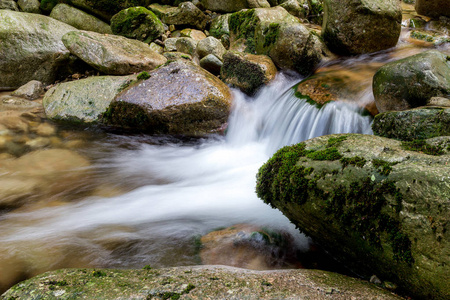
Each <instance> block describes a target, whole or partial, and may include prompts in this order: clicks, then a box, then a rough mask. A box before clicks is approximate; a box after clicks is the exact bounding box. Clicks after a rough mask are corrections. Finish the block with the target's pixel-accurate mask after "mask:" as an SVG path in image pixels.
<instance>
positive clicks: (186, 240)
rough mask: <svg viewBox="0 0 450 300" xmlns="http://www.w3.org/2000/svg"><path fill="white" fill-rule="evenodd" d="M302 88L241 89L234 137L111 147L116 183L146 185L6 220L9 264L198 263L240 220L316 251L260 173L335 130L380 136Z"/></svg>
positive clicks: (3, 241) (279, 83)
mask: <svg viewBox="0 0 450 300" xmlns="http://www.w3.org/2000/svg"><path fill="white" fill-rule="evenodd" d="M295 81H298V78H288V77H286V76H284V75H282V74H281V75H279V76H278V79H277V80H276V81H275V82H274V83H273V84H271V85H270V86H268V87H265V88H263V89H262V90H261V91H260V92H259V93H258V94H257V95H256V96H255V97H253V98H249V97H246V96H244V95H243V94H242V93H240V92H238V91H234V97H235V108H234V110H233V113H232V115H231V116H230V120H229V128H228V132H227V135H226V137H217V136H214V137H212V138H210V139H205V140H202V141H200V142H196V143H182V142H173V141H168V142H165V143H162V144H161V143H158V144H156V145H155V144H148V143H139V142H135V144H134V146H133V147H131V148H132V149H117V150H110V153H112V154H110V155H107V156H106V157H104V158H101V159H98V160H97V162H96V166H97V167H98V168H100V169H104V170H106V171H105V174H104V175H103V176H104V177H107V180H109V181H111V182H120V183H122V184H124V185H127V184H128V183H130V185H131V184H133V185H136V186H138V187H137V188H135V189H134V190H132V191H130V192H128V193H125V194H123V195H120V196H117V197H110V198H92V197H91V198H87V199H81V200H80V201H77V202H75V203H67V204H65V205H61V206H56V207H46V208H42V209H38V210H33V211H29V212H10V213H7V214H4V215H3V216H2V217H1V219H0V252H1V259H0V266H1V261H3V262H5V261H14V262H15V263H17V264H18V265H20V267H21V268H28V270H30V272H31V273H33V272H39V271H43V270H47V269H54V268H61V267H83V266H99V267H137V268H139V267H142V266H144V265H147V264H149V265H151V266H154V267H162V266H173V265H183V264H195V263H199V261H198V259H197V258H196V257H195V253H194V252H195V251H194V250H193V249H192V248H193V247H192V246H191V244H192V240H193V238H194V237H196V236H200V235H203V234H205V233H207V232H209V231H211V230H213V229H215V228H218V227H227V226H231V225H234V224H238V223H249V224H255V225H259V226H266V227H269V228H272V229H281V230H284V231H287V232H290V233H291V234H292V235H293V236H294V237H295V240H296V244H297V246H298V247H299V249H302V248H307V246H308V239H307V238H306V237H305V236H303V235H301V234H300V233H299V232H298V230H296V229H295V226H294V225H292V224H291V223H290V222H289V220H288V219H287V218H286V217H284V216H283V215H282V214H281V213H280V212H279V211H278V210H275V209H272V208H270V207H269V206H268V205H266V204H264V203H263V202H262V201H261V200H260V199H258V198H257V197H256V194H255V184H256V183H255V175H256V173H257V171H258V168H259V167H261V165H262V164H263V163H264V162H265V161H266V160H267V159H268V158H269V157H270V156H271V155H272V154H273V153H274V152H275V151H276V150H277V149H279V148H280V147H282V146H284V145H290V144H293V143H297V142H300V141H303V140H306V139H309V138H313V137H316V136H321V135H325V134H331V133H349V132H355V133H366V134H370V133H371V129H370V123H371V118H370V117H369V116H362V115H361V114H360V111H359V110H360V109H359V108H357V107H355V106H350V105H349V104H344V103H339V102H336V103H329V104H327V105H326V106H324V107H323V108H322V109H321V110H319V109H317V108H316V107H315V106H313V105H310V104H308V103H306V102H305V101H303V100H299V99H297V98H295V97H294V96H293V92H294V91H293V89H291V88H290V87H291V86H292V84H293V83H295ZM280 95H281V96H280ZM131 139H132V138H131ZM136 144H137V146H136ZM110 145H111V144H110ZM69 256H70V258H69Z"/></svg>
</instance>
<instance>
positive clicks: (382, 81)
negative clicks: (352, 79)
mask: <svg viewBox="0 0 450 300" xmlns="http://www.w3.org/2000/svg"><path fill="white" fill-rule="evenodd" d="M373 94H374V97H375V104H376V105H377V108H378V110H379V111H380V112H385V111H390V110H405V109H410V108H414V107H419V106H424V105H426V104H427V101H428V100H429V99H430V98H431V97H436V96H444V97H448V95H450V59H449V57H448V56H447V55H444V54H443V53H440V52H439V51H436V50H431V51H427V52H422V53H419V54H416V55H413V56H409V57H407V58H404V59H401V60H398V61H395V62H391V63H387V64H385V65H384V66H383V67H381V68H380V69H379V70H378V71H377V72H376V73H375V75H374V77H373Z"/></svg>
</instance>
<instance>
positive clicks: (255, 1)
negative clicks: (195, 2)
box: [200, 0, 270, 13]
mask: <svg viewBox="0 0 450 300" xmlns="http://www.w3.org/2000/svg"><path fill="white" fill-rule="evenodd" d="M200 2H201V4H202V5H203V7H205V9H208V10H211V11H216V12H224V13H229V12H236V11H240V10H241V9H244V8H258V7H259V8H268V7H270V4H269V2H267V1H266V0H200Z"/></svg>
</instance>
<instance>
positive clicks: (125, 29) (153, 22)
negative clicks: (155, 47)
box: [111, 7, 164, 43]
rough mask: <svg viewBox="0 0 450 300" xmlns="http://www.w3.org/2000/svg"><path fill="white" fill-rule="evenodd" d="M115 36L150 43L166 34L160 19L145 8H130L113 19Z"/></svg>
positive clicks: (112, 27)
mask: <svg viewBox="0 0 450 300" xmlns="http://www.w3.org/2000/svg"><path fill="white" fill-rule="evenodd" d="M111 29H112V31H113V33H114V34H117V35H122V36H125V37H127V38H130V39H137V40H140V41H143V42H145V43H150V42H152V41H154V40H155V39H157V38H159V37H160V36H161V35H162V34H163V33H164V26H163V24H162V23H161V21H160V20H159V19H158V17H157V16H156V15H155V14H154V13H152V12H151V11H150V10H148V9H146V8H145V7H130V8H127V9H124V10H122V11H120V12H118V13H117V14H115V15H114V16H113V17H112V18H111Z"/></svg>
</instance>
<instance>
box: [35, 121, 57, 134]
mask: <svg viewBox="0 0 450 300" xmlns="http://www.w3.org/2000/svg"><path fill="white" fill-rule="evenodd" d="M35 132H36V133H37V134H38V135H40V136H52V135H55V134H56V127H55V126H53V125H51V124H48V123H41V124H39V125H38V127H37V128H36V130H35Z"/></svg>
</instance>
